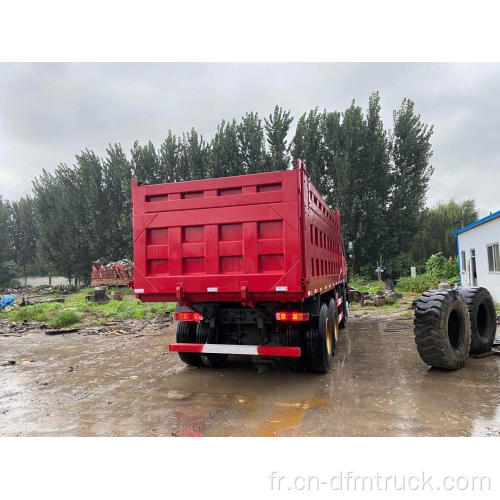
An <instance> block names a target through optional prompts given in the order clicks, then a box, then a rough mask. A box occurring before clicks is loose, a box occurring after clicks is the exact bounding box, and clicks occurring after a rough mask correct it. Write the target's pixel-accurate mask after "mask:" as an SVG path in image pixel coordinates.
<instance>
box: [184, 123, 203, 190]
mask: <svg viewBox="0 0 500 500" xmlns="http://www.w3.org/2000/svg"><path fill="white" fill-rule="evenodd" d="M180 165H181V172H182V173H181V178H182V180H194V179H205V178H206V177H208V172H209V170H208V147H207V145H206V143H205V141H204V140H203V136H201V135H200V136H198V133H197V132H196V130H195V129H194V128H193V129H191V132H189V133H188V134H185V135H184V136H183V138H182V144H181V148H180Z"/></svg>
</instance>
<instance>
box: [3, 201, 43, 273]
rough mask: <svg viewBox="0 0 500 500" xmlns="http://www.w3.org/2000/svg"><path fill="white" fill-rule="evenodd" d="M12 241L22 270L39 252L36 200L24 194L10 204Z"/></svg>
mask: <svg viewBox="0 0 500 500" xmlns="http://www.w3.org/2000/svg"><path fill="white" fill-rule="evenodd" d="M10 218H11V225H10V242H11V245H12V247H13V251H14V258H15V261H16V263H17V265H18V266H19V267H20V268H21V270H22V271H24V270H25V269H26V266H28V265H29V263H30V262H33V261H34V260H35V258H36V254H37V241H38V231H37V227H36V223H35V201H34V199H33V198H32V197H31V196H23V197H21V198H20V199H19V200H18V201H14V202H12V203H11V204H10Z"/></svg>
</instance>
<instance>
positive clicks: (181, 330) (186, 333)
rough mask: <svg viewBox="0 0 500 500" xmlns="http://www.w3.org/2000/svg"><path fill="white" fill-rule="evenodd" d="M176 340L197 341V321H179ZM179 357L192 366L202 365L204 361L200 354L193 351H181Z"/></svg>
mask: <svg viewBox="0 0 500 500" xmlns="http://www.w3.org/2000/svg"><path fill="white" fill-rule="evenodd" d="M176 341H177V342H181V343H183V344H184V343H187V344H193V343H195V342H196V323H193V322H192V321H179V322H178V323H177V333H176ZM177 354H179V358H180V359H181V361H183V362H184V363H186V364H188V365H191V366H202V365H203V361H202V359H201V355H200V354H195V353H192V352H179V353H177Z"/></svg>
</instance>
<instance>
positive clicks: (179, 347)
mask: <svg viewBox="0 0 500 500" xmlns="http://www.w3.org/2000/svg"><path fill="white" fill-rule="evenodd" d="M168 350H169V351H173V352H196V353H203V354H243V355H247V356H282V357H289V358H300V356H301V348H300V347H285V346H267V345H264V346H262V345H233V344H183V343H179V342H177V343H173V344H170V345H169V346H168Z"/></svg>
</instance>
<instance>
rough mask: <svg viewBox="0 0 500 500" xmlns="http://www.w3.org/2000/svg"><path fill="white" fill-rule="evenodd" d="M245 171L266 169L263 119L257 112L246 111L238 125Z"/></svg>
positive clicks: (252, 172)
mask: <svg viewBox="0 0 500 500" xmlns="http://www.w3.org/2000/svg"><path fill="white" fill-rule="evenodd" d="M237 134H238V142H239V151H240V158H241V165H242V168H243V171H244V172H245V173H247V174H257V173H259V172H265V170H266V144H265V136H264V128H263V126H262V120H261V119H260V118H259V115H258V114H257V113H246V114H245V116H243V118H242V119H241V122H240V123H239V124H238V127H237Z"/></svg>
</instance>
